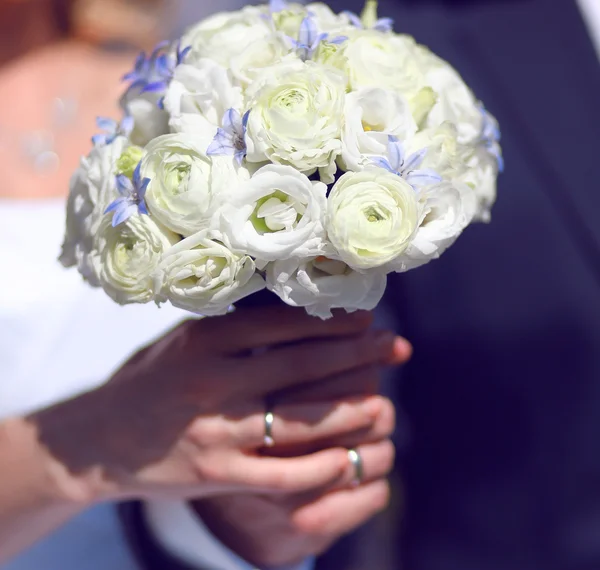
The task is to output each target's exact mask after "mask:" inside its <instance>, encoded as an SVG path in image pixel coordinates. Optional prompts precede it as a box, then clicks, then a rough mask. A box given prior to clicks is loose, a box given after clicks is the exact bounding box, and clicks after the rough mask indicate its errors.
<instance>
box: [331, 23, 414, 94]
mask: <svg viewBox="0 0 600 570" xmlns="http://www.w3.org/2000/svg"><path fill="white" fill-rule="evenodd" d="M416 47H417V46H416V43H415V41H414V39H413V38H412V37H410V36H404V35H398V34H390V33H386V32H380V31H377V30H355V31H353V32H351V33H350V34H349V35H348V40H347V41H346V42H344V43H343V44H342V46H341V49H339V50H337V51H336V52H335V54H334V55H331V54H330V56H329V57H328V62H329V63H330V64H332V65H335V66H336V67H339V68H340V69H343V70H345V72H346V73H347V75H348V78H349V81H350V86H351V87H352V89H353V90H356V89H360V88H361V87H380V88H383V89H391V90H393V91H398V92H399V93H401V94H402V95H404V96H405V97H407V98H409V99H410V98H412V97H414V96H415V95H416V94H417V93H418V92H419V90H420V89H421V88H422V87H424V86H425V84H424V78H423V74H422V72H421V66H420V62H419V60H418V59H417V56H416Z"/></svg>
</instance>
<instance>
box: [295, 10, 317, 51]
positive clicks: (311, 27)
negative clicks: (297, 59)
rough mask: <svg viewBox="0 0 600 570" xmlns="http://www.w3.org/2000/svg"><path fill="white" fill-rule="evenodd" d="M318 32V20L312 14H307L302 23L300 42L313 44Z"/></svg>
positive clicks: (305, 44)
mask: <svg viewBox="0 0 600 570" xmlns="http://www.w3.org/2000/svg"><path fill="white" fill-rule="evenodd" d="M318 33H319V32H318V30H317V24H316V22H315V21H314V20H313V19H312V18H311V17H310V16H307V17H306V18H304V19H303V20H302V23H301V24H300V33H299V34H298V42H299V43H300V44H301V45H303V46H312V45H313V43H314V42H315V40H316V39H317V35H318Z"/></svg>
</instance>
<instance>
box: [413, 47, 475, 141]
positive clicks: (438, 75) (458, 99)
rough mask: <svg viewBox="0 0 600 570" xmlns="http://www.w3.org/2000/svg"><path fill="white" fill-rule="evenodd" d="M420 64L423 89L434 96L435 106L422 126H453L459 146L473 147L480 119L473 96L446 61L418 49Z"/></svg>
mask: <svg viewBox="0 0 600 570" xmlns="http://www.w3.org/2000/svg"><path fill="white" fill-rule="evenodd" d="M420 56H421V57H420V61H421V62H422V65H423V69H424V70H425V71H424V73H425V77H426V81H427V85H429V86H430V87H432V88H433V90H434V91H435V92H436V93H437V96H438V99H437V103H436V104H435V105H434V106H433V108H432V110H431V111H430V112H429V115H428V118H427V121H426V126H427V127H438V126H440V125H441V124H443V123H444V122H446V121H449V122H451V123H453V124H454V125H455V126H456V129H457V132H458V141H459V142H460V143H461V144H471V143H473V142H474V141H475V140H476V139H477V138H478V137H479V136H480V134H481V130H482V126H483V115H482V113H481V107H480V105H479V103H478V101H477V99H476V98H475V95H474V94H473V92H472V91H471V90H470V89H469V88H468V87H467V85H466V84H465V82H464V81H463V80H462V78H461V76H460V75H459V73H458V72H457V71H456V70H455V69H454V68H453V67H452V66H451V65H450V64H449V63H447V62H446V61H444V60H443V59H441V58H439V57H437V56H436V55H434V54H433V53H431V52H430V51H429V50H427V48H424V47H420Z"/></svg>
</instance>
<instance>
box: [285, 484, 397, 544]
mask: <svg viewBox="0 0 600 570" xmlns="http://www.w3.org/2000/svg"><path fill="white" fill-rule="evenodd" d="M389 499H390V488H389V484H388V482H387V481H386V480H385V479H380V480H377V481H373V482H371V483H368V484H366V485H363V486H361V487H357V488H355V489H343V490H340V491H335V492H332V493H329V494H327V495H324V496H322V497H320V498H319V499H317V500H316V501H314V502H311V503H309V504H306V505H304V506H302V507H299V508H298V509H296V510H295V511H294V513H293V514H292V522H293V525H294V527H295V528H296V529H298V531H299V532H300V533H302V534H307V535H309V536H319V537H335V538H337V537H340V536H342V535H344V534H347V533H349V532H350V531H352V530H354V529H355V528H357V527H359V526H361V525H362V524H364V523H365V522H367V521H368V520H369V519H370V518H372V517H373V516H374V515H376V514H377V513H379V512H381V511H382V510H384V509H385V508H386V506H387V505H388V502H389ZM326 542H328V541H326Z"/></svg>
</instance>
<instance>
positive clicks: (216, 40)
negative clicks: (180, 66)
mask: <svg viewBox="0 0 600 570" xmlns="http://www.w3.org/2000/svg"><path fill="white" fill-rule="evenodd" d="M272 33H273V30H272V28H271V26H270V24H269V21H268V19H267V18H265V17H264V10H262V9H261V8H257V7H253V6H248V7H246V8H244V9H242V10H239V11H237V12H220V13H218V14H215V15H213V16H211V17H210V18H207V19H205V20H203V21H202V22H200V23H199V24H197V25H196V26H193V27H192V28H190V29H189V30H188V31H187V32H186V33H185V34H184V36H183V38H182V39H181V45H182V46H186V47H187V46H191V47H192V50H191V52H190V53H189V55H188V58H187V59H186V61H188V62H189V63H192V64H193V63H196V62H197V61H198V60H199V59H202V58H210V59H213V60H214V61H216V62H217V63H219V64H221V65H222V66H223V67H229V66H230V60H231V58H232V57H235V56H238V55H240V54H241V53H243V52H244V51H245V50H246V49H247V48H248V46H249V45H250V44H252V43H253V42H255V41H256V40H260V39H264V38H267V37H270V36H271V35H272Z"/></svg>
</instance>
